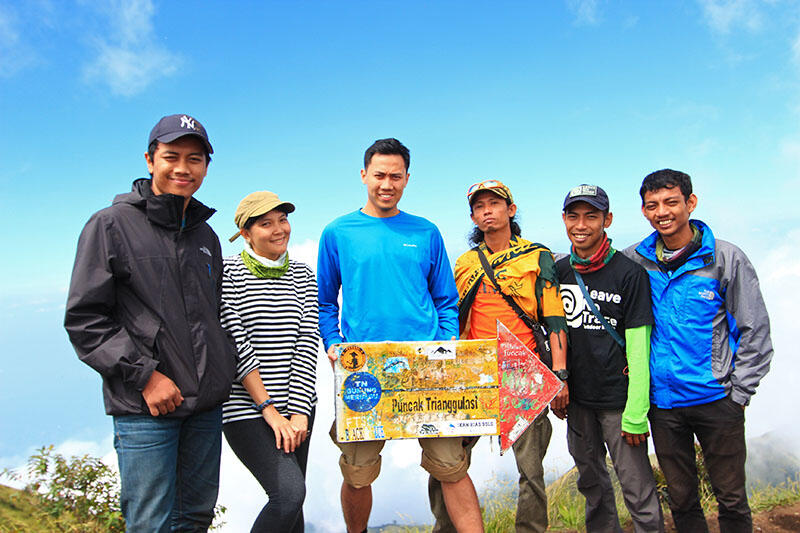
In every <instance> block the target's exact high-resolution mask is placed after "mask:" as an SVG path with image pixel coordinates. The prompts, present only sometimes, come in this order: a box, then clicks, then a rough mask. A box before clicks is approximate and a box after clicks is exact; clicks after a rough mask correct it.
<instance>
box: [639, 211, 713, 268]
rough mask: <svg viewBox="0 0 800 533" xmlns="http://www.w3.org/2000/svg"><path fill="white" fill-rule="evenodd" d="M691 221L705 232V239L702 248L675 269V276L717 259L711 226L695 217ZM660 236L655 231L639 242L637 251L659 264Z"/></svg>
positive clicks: (701, 244) (701, 243)
mask: <svg viewBox="0 0 800 533" xmlns="http://www.w3.org/2000/svg"><path fill="white" fill-rule="evenodd" d="M690 222H691V223H692V224H694V225H695V226H697V229H699V230H700V231H702V232H703V240H702V241H701V242H700V248H698V249H697V250H695V252H694V253H693V254H692V255H691V256H690V257H689V259H688V260H687V261H686V262H685V263H684V264H683V265H681V266H680V267H678V269H677V270H675V272H674V273H673V274H672V275H673V276H678V275H680V274H682V273H683V272H686V271H689V270H698V269H700V268H703V267H705V266H708V265H710V264H711V263H713V262H714V260H715V257H714V249H715V243H716V240H715V238H714V234H713V233H712V232H711V228H709V227H708V225H707V224H706V223H705V222H703V221H701V220H697V219H694V218H693V219H691V220H690ZM658 238H659V237H658V232H657V231H654V232H653V233H651V234H650V235H648V236H647V237H646V238H645V239H644V240H643V241H642V242H641V243H639V246H637V247H636V252H637V253H638V254H639V255H641V256H642V257H644V258H645V259H649V260H650V261H653V262H654V263H656V264H658V259H657V257H656V241H657V240H658Z"/></svg>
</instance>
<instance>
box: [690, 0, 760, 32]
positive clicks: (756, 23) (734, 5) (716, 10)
mask: <svg viewBox="0 0 800 533" xmlns="http://www.w3.org/2000/svg"><path fill="white" fill-rule="evenodd" d="M700 7H702V8H703V15H704V16H705V19H706V22H707V23H708V25H709V26H710V27H711V29H712V30H714V31H715V32H717V33H721V34H727V33H729V32H730V31H731V30H735V29H738V28H741V29H745V30H747V31H750V32H757V31H758V30H760V29H761V27H762V25H763V18H762V14H761V9H760V7H761V2H759V1H757V0H700Z"/></svg>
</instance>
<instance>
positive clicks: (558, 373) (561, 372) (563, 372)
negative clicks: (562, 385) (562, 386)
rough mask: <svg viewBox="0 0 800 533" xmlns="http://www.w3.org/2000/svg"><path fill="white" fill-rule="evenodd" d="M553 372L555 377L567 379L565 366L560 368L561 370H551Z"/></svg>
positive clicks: (567, 373)
mask: <svg viewBox="0 0 800 533" xmlns="http://www.w3.org/2000/svg"><path fill="white" fill-rule="evenodd" d="M553 374H555V375H556V377H557V378H558V379H560V380H561V381H567V378H568V377H569V370H567V369H566V368H562V369H561V370H553Z"/></svg>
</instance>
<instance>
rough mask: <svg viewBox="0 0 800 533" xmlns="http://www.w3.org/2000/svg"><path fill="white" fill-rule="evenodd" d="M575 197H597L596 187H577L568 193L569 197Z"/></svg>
mask: <svg viewBox="0 0 800 533" xmlns="http://www.w3.org/2000/svg"><path fill="white" fill-rule="evenodd" d="M576 196H597V186H596V185H578V186H577V187H575V188H574V189H572V190H571V191H569V197H570V198H575V197H576Z"/></svg>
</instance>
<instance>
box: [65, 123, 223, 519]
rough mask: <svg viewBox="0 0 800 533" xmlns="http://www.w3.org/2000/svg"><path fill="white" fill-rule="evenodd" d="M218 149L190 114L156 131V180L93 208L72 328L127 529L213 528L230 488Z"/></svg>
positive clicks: (152, 164)
mask: <svg viewBox="0 0 800 533" xmlns="http://www.w3.org/2000/svg"><path fill="white" fill-rule="evenodd" d="M212 153H213V149H212V148H211V143H210V142H209V140H208V134H207V133H206V130H205V128H204V127H203V125H202V124H200V122H198V121H197V119H195V118H194V117H192V116H190V115H169V116H166V117H164V118H162V119H161V120H159V122H158V123H157V124H156V125H155V127H153V129H152V131H151V132H150V138H149V140H148V148H147V152H146V153H145V161H146V163H147V170H148V172H149V173H150V178H140V179H137V180H135V181H134V182H133V189H132V191H131V192H129V193H126V194H120V195H118V196H117V197H116V198H114V201H113V203H112V205H111V206H110V207H106V208H105V209H102V210H100V211H98V212H97V213H95V214H94V215H92V217H91V218H90V219H89V221H88V222H87V223H86V226H85V227H84V229H83V231H82V232H81V236H80V239H79V240H78V249H77V253H76V257H75V265H74V267H73V271H72V280H71V283H70V289H69V297H68V300H67V307H66V317H65V319H64V326H65V327H66V329H67V332H68V334H69V338H70V341H71V342H72V344H73V346H74V347H75V351H76V352H77V353H78V357H79V358H80V359H81V360H82V361H83V362H84V363H86V364H88V365H89V366H91V367H92V368H94V369H95V370H96V371H97V372H98V373H99V374H100V375H101V376H102V378H103V397H104V402H105V408H106V413H107V414H109V415H111V416H112V417H113V420H114V447H115V448H116V450H117V458H118V461H119V470H120V478H121V481H122V489H121V493H120V499H121V506H122V513H123V515H124V517H125V522H126V526H127V529H128V531H137V532H141V531H153V532H162V531H170V530H179V531H205V530H207V529H208V527H209V526H210V525H211V522H212V520H213V518H214V505H215V504H216V501H217V492H218V487H219V459H220V449H221V427H222V411H221V405H222V403H223V402H224V401H225V400H226V399H227V398H228V392H229V389H230V385H231V382H232V380H233V376H234V371H235V366H236V348H235V346H234V344H233V341H232V339H231V338H230V336H229V335H228V334H227V333H226V332H225V331H224V330H223V329H222V327H221V325H220V322H219V308H220V289H221V284H222V254H221V250H220V244H219V239H218V238H217V235H216V234H215V233H214V231H213V230H212V229H211V227H210V226H209V225H208V224H207V222H206V221H207V220H208V218H209V217H210V216H211V215H212V214H213V213H214V210H213V209H211V208H209V207H206V206H205V205H203V204H202V203H200V202H198V201H197V200H196V199H194V193H195V192H197V190H198V189H199V188H200V186H201V185H202V184H203V179H204V178H205V176H206V172H207V171H208V164H209V163H210V161H211V157H210V154H212Z"/></svg>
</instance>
